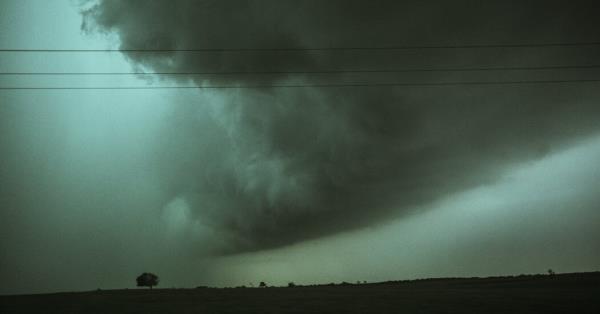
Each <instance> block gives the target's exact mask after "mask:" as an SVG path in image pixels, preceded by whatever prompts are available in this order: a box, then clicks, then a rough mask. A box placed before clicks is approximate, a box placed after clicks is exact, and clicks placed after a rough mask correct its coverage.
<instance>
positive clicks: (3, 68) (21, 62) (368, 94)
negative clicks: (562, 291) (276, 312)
mask: <svg viewBox="0 0 600 314" xmlns="http://www.w3.org/2000/svg"><path fill="white" fill-rule="evenodd" d="M591 5H592V2H591V1H587V2H584V1H569V2H568V3H567V2H565V1H561V2H558V1H557V2H553V1H530V2H527V3H526V4H524V3H523V1H485V2H481V1H453V2H449V1H391V0H387V1H368V2H367V1H242V0H240V1H208V0H207V1H184V0H178V1H166V0H165V1H152V2H143V4H142V2H141V1H109V0H104V1H68V0H65V1H61V0H56V1H44V0H19V1H17V0H14V1H2V3H0V48H2V49H21V48H22V49H124V50H127V49H142V50H156V49H166V50H186V49H213V48H225V49H233V50H227V51H201V52H198V51H195V52H190V51H168V52H162V53H157V52H135V51H133V52H132V51H129V52H7V51H3V52H0V55H1V57H0V72H2V73H7V72H86V73H89V72H149V73H152V72H168V73H174V72H176V73H190V72H236V73H229V74H227V75H224V74H220V75H197V74H196V75H193V74H185V75H183V74H178V75H161V76H147V75H137V76H126V75H111V76H108V75H102V76H98V75H96V76H92V75H85V76H81V75H78V76H51V75H42V76H32V75H20V76H15V75H0V86H1V87H10V86H13V87H17V86H21V87H26V86H29V87H33V86H38V87H40V86H44V87H123V86H163V87H166V86H189V87H194V86H196V87H211V86H212V87H214V86H238V87H244V86H249V85H260V86H262V87H260V88H234V89H185V90H184V89H154V90H114V89H113V90H110V89H108V90H107V89H104V90H0V154H1V155H0V156H1V158H0V249H1V250H0V280H1V281H2V282H3V284H2V285H1V286H0V293H2V294H12V293H34V292H35V293H37V292H50V291H70V290H86V289H96V288H103V289H110V288H126V287H129V288H132V287H133V286H134V284H135V281H134V279H135V277H136V276H137V275H139V273H142V272H144V271H150V272H154V273H156V274H158V275H159V276H160V278H161V283H160V286H161V287H194V286H198V285H210V286H233V285H251V284H255V285H256V283H257V282H260V281H266V282H268V283H270V284H275V285H284V284H287V282H289V281H293V282H295V283H297V284H309V283H329V282H341V281H349V282H354V281H357V280H361V281H362V280H367V281H384V280H397V279H410V278H423V277H440V276H489V275H505V274H511V275H514V274H521V273H540V272H545V271H546V270H547V269H548V268H552V269H554V270H555V271H557V272H576V271H594V270H599V269H600V240H598V239H600V208H599V204H600V194H599V193H598V192H597V191H598V188H599V186H600V164H599V162H598V161H599V160H600V104H599V103H598V102H599V100H600V89H599V88H598V87H599V85H598V84H599V83H598V82H569V83H545V84H501V85H493V84H492V85H453V86H416V87H415V86H412V87H407V86H395V87H393V86H363V87H352V88H349V87H328V88H325V87H318V86H314V85H323V84H356V83H360V84H367V85H369V84H375V83H390V82H393V83H410V84H412V83H424V84H432V83H440V82H466V81H469V82H490V81H540V80H541V81H548V80H553V81H556V80H561V81H565V80H567V81H574V80H575V81H578V80H579V81H581V80H598V79H600V70H599V69H598V68H596V67H594V66H597V65H600V62H599V60H598V56H599V55H600V45H566V46H546V47H515V46H512V47H487V48H450V49H439V48H438V49H397V50H389V49H387V50H386V49H384V50H372V49H358V50H335V49H334V50H306V49H304V48H339V47H360V48H373V47H390V46H452V45H459V46H460V45H530V44H548V43H585V42H588V43H589V42H596V43H597V42H600V38H599V37H598V34H600V22H598V20H597V16H596V15H595V14H594V10H592V9H591ZM240 48H241V49H242V50H236V49H240ZM271 48H293V49H298V50H291V51H290V50H283V51H282V50H279V51H277V50H275V51H273V50H268V49H271ZM244 49H245V50H244ZM247 49H255V50H247ZM265 49H267V50H265ZM556 66H576V67H573V68H569V69H538V70H531V69H530V70H505V71H500V70H496V71H444V72H439V71H420V72H400V73H373V72H369V73H320V74H315V73H312V74H311V73H297V72H307V71H308V72H311V71H313V72H314V71H337V72H340V71H352V70H354V71H356V70H387V71H389V70H394V69H405V70H406V69H413V70H414V69H456V68H498V67H513V68H514V67H520V68H523V67H526V68H531V67H556ZM582 66H584V67H582ZM585 66H590V67H587V68H586V67H585ZM265 71H266V72H277V73H270V74H265V73H263V74H256V73H255V72H265ZM239 72H254V74H248V73H239ZM281 72H286V73H281ZM289 72H293V73H289ZM273 85H305V86H306V85H309V86H308V87H301V88H276V87H269V86H273ZM310 86H312V87H310Z"/></svg>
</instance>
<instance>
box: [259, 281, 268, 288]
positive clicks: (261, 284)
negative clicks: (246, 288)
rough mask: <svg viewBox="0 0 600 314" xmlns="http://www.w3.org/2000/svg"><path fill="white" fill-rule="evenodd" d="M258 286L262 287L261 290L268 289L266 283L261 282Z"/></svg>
mask: <svg viewBox="0 0 600 314" xmlns="http://www.w3.org/2000/svg"><path fill="white" fill-rule="evenodd" d="M258 286H259V287H261V288H266V287H267V284H266V283H265V282H264V281H261V282H260V284H259V285H258Z"/></svg>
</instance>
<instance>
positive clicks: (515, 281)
mask: <svg viewBox="0 0 600 314" xmlns="http://www.w3.org/2000/svg"><path fill="white" fill-rule="evenodd" d="M0 313H105V314H108V313H111V314H121V313H145V314H153V313H157V314H158V313H160V314H165V313H600V272H594V273H579V274H561V275H555V276H549V275H536V276H518V277H492V278H459V279H448V278H446V279H425V280H415V281H396V282H385V283H373V284H361V285H350V284H345V285H320V286H302V287H293V288H224V289H217V288H199V289H154V290H142V289H132V290H106V291H92V292H76V293H55V294H39V295H18V296H0Z"/></svg>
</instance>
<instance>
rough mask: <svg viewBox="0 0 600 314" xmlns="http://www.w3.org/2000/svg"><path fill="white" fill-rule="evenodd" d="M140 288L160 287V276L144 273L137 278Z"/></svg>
mask: <svg viewBox="0 0 600 314" xmlns="http://www.w3.org/2000/svg"><path fill="white" fill-rule="evenodd" d="M136 281H137V286H138V287H150V289H152V287H153V286H156V285H158V276H156V275H155V274H153V273H143V274H141V275H139V276H138V277H137V278H136Z"/></svg>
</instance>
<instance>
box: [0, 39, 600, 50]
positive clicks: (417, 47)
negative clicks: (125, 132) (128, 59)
mask: <svg viewBox="0 0 600 314" xmlns="http://www.w3.org/2000/svg"><path fill="white" fill-rule="evenodd" d="M582 46H600V42H598V41H593V42H562V43H561V42H555V43H536V44H469V45H399V46H379V47H365V46H350V47H270V48H191V49H127V48H126V49H21V48H16V49H8V48H3V49H0V52H83V53H85V52H92V53H101V52H109V53H110V52H140V53H169V52H261V51H263V52H264V51H344V50H422V49H485V48H547V47H582Z"/></svg>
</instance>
